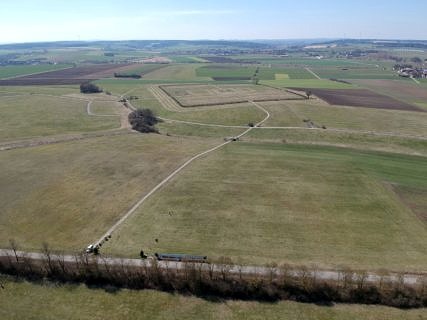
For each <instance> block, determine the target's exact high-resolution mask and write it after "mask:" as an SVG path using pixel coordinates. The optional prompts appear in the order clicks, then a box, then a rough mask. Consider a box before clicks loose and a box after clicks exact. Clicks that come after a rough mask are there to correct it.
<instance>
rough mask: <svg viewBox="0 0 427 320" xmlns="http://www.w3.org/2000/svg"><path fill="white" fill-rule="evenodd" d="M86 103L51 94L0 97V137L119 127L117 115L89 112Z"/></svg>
mask: <svg viewBox="0 0 427 320" xmlns="http://www.w3.org/2000/svg"><path fill="white" fill-rule="evenodd" d="M86 105H87V102H86V101H79V100H75V99H68V98H60V97H52V96H39V95H26V96H19V97H3V98H1V97H0V123H1V126H0V141H7V140H17V139H23V138H33V137H44V136H52V135H58V134H66V133H81V132H93V131H99V130H107V129H114V128H119V127H120V119H119V118H118V117H117V118H114V117H112V118H100V117H92V116H89V115H88V114H87V112H86Z"/></svg>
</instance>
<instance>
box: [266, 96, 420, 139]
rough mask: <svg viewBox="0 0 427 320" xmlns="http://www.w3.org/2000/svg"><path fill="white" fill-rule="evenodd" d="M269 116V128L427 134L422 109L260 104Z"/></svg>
mask: <svg viewBox="0 0 427 320" xmlns="http://www.w3.org/2000/svg"><path fill="white" fill-rule="evenodd" d="M260 105H261V106H263V107H264V108H265V109H267V110H268V111H269V112H270V114H271V117H270V119H269V120H268V121H267V122H266V123H265V126H270V127H305V128H307V127H309V123H308V122H307V121H304V120H310V121H311V123H310V124H311V125H312V126H313V127H317V128H322V127H323V126H325V127H326V128H327V129H342V130H346V129H348V130H349V131H351V130H356V131H369V132H376V133H395V134H396V135H399V134H401V135H414V136H426V135H427V114H426V113H425V112H413V111H400V110H397V111H396V110H392V109H389V110H387V109H376V108H360V107H349V106H331V105H328V104H325V103H321V102H319V101H318V100H315V99H311V100H310V102H306V101H278V102H262V103H260Z"/></svg>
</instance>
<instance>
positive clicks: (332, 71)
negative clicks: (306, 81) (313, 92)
mask: <svg viewBox="0 0 427 320" xmlns="http://www.w3.org/2000/svg"><path fill="white" fill-rule="evenodd" d="M312 70H313V71H314V72H315V73H316V74H318V75H319V76H320V77H321V78H324V79H399V77H398V75H397V73H396V72H395V71H392V70H390V69H388V70H383V69H382V68H376V67H375V66H372V67H370V68H366V67H365V68H363V66H362V67H360V66H359V67H358V66H356V67H352V68H342V67H334V68H321V67H318V68H313V69H312Z"/></svg>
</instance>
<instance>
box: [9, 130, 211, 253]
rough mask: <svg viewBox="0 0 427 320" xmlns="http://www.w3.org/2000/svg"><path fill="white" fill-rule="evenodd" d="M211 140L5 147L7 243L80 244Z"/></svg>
mask: <svg viewBox="0 0 427 320" xmlns="http://www.w3.org/2000/svg"><path fill="white" fill-rule="evenodd" d="M211 145H212V141H211V140H209V139H203V140H202V139H188V138H187V139H182V138H174V137H166V136H160V135H156V134H153V135H139V134H130V135H129V134H125V135H121V136H109V137H102V138H94V139H88V140H82V141H75V142H68V143H61V144H53V145H47V146H40V147H36V148H29V149H17V150H10V151H5V152H0V166H1V167H2V168H7V170H1V171H0V190H2V192H1V193H0V202H1V203H2V210H1V213H0V247H6V246H7V245H8V241H9V239H11V238H14V239H16V241H17V242H18V243H19V244H20V246H21V247H22V248H23V249H29V250H37V249H39V248H41V243H42V242H43V241H46V242H48V243H49V244H50V245H51V246H52V247H53V248H56V249H59V250H79V249H82V248H83V247H84V246H86V245H87V244H88V243H91V242H92V241H94V240H95V239H94V238H95V237H100V236H101V235H102V234H103V233H104V232H105V231H106V229H108V228H109V227H110V226H111V225H112V224H113V223H114V222H115V221H117V220H118V218H119V217H121V216H122V215H123V214H124V213H125V212H126V210H128V209H129V208H130V207H131V206H132V205H133V204H134V203H135V202H137V201H138V200H139V198H140V197H142V195H144V194H145V193H146V192H148V191H149V190H150V189H151V188H153V187H154V186H155V184H156V183H158V182H159V181H160V180H161V179H162V178H163V177H165V176H166V175H167V174H169V173H170V172H171V171H173V169H175V168H176V167H178V165H179V164H180V163H183V162H184V160H186V159H188V158H190V157H191V156H193V155H194V154H195V153H197V152H200V151H201V150H205V149H207V148H208V147H209V146H211Z"/></svg>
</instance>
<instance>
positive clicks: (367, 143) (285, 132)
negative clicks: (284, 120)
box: [244, 128, 427, 156]
mask: <svg viewBox="0 0 427 320" xmlns="http://www.w3.org/2000/svg"><path fill="white" fill-rule="evenodd" d="M244 140H250V141H252V140H254V141H267V142H276V143H297V144H305V145H325V146H328V145H330V146H337V147H344V148H352V149H359V150H376V151H385V152H393V153H403V154H412V155H423V156H427V140H425V139H424V140H422V139H413V138H412V139H411V138H402V137H390V136H375V135H372V134H368V133H357V132H356V133H355V132H351V133H349V132H337V131H330V130H308V129H306V128H301V129H262V130H254V131H251V132H250V133H249V134H248V135H247V136H246V137H245V139H244Z"/></svg>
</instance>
